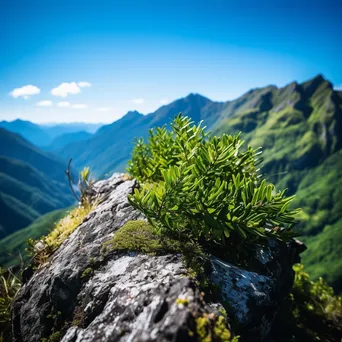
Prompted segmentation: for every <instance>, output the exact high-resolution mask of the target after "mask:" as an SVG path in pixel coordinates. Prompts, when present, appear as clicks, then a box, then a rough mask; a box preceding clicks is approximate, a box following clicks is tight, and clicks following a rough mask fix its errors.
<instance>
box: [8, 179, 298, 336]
mask: <svg viewBox="0 0 342 342" xmlns="http://www.w3.org/2000/svg"><path fill="white" fill-rule="evenodd" d="M135 186H136V181H135V180H125V178H124V176H123V174H114V175H113V176H112V177H111V178H110V179H108V180H105V181H100V182H97V183H96V184H95V185H94V189H93V191H94V195H96V196H97V197H100V198H101V204H100V205H98V207H97V208H96V209H95V210H94V211H93V212H91V213H90V214H89V215H88V216H87V218H86V219H85V220H84V222H83V223H82V224H81V225H80V226H79V227H78V228H77V229H76V230H75V231H74V232H73V233H72V234H71V235H70V236H69V238H68V239H67V240H65V241H64V243H63V244H62V245H61V246H60V248H59V249H58V250H57V251H56V252H55V254H54V255H53V256H52V257H51V260H50V261H49V263H48V264H46V265H44V266H43V267H41V268H39V269H38V270H37V271H36V272H35V273H34V274H33V276H32V277H31V279H29V281H28V282H27V283H26V284H25V285H24V286H23V287H22V289H21V291H20V293H19V295H18V296H17V298H16V300H15V302H14V304H13V308H12V314H13V316H12V317H13V336H14V341H18V342H19V341H20V342H21V341H25V342H26V341H27V342H37V341H50V342H52V341H63V342H80V341H89V342H92V341H204V338H209V339H207V340H205V341H211V340H212V341H229V340H230V337H229V330H228V329H230V326H229V322H232V325H233V327H234V328H233V333H235V334H238V335H240V336H241V338H240V341H269V340H271V337H270V333H271V331H272V327H273V324H274V321H275V320H276V318H277V314H278V311H279V308H280V307H281V304H282V302H283V301H284V299H285V298H286V296H287V295H288V293H289V290H290V288H291V286H292V283H293V276H294V274H293V271H292V265H293V263H294V262H298V260H299V259H298V254H299V252H300V249H301V247H300V246H298V244H297V243H296V242H295V241H293V242H291V243H286V244H281V245H280V244H279V243H276V242H272V243H270V244H269V246H268V247H260V248H258V249H256V250H255V251H254V252H255V260H257V262H258V263H259V265H260V266H261V267H258V271H252V270H246V269H243V268H239V267H236V266H234V265H232V264H229V263H227V262H224V261H222V260H220V259H218V258H215V257H212V258H211V270H210V272H209V277H210V278H211V280H212V282H213V283H215V284H216V285H217V288H219V291H220V303H223V304H224V305H225V307H226V309H227V311H228V317H229V318H228V319H226V316H222V315H221V314H220V313H222V312H223V311H224V310H223V307H222V305H221V304H220V303H213V302H212V300H209V298H210V296H207V295H206V294H204V293H203V292H201V290H200V289H199V288H198V285H197V284H196V281H195V280H194V279H192V278H191V277H190V276H189V275H188V272H187V269H186V267H185V266H184V264H183V263H182V257H181V255H163V256H148V255H142V254H136V253H118V252H108V253H103V249H102V246H103V244H104V243H105V242H106V241H108V240H109V239H111V238H112V237H113V235H114V234H115V232H116V231H117V230H118V229H120V227H122V226H123V225H124V224H125V223H126V222H127V221H129V220H137V219H144V217H143V216H142V214H141V213H139V212H138V211H136V210H135V209H134V208H133V207H132V206H130V204H129V202H128V200H127V195H128V194H130V193H132V191H133V189H134V187H135ZM222 317H224V320H223V319H222ZM227 328H228V329H227ZM234 329H235V330H234ZM218 334H221V336H218Z"/></svg>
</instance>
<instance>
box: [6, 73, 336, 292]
mask: <svg viewBox="0 0 342 342" xmlns="http://www.w3.org/2000/svg"><path fill="white" fill-rule="evenodd" d="M179 112H182V113H183V114H184V115H188V116H190V117H191V118H192V119H193V120H194V121H195V122H199V121H200V120H204V122H205V125H206V126H207V127H208V128H209V129H210V130H211V131H212V132H213V133H214V134H217V135H219V134H221V133H223V132H225V133H238V132H240V131H241V132H242V138H243V139H244V140H246V143H248V144H251V145H252V146H253V147H259V146H262V147H263V151H264V152H263V157H264V164H263V168H262V171H263V173H264V175H265V176H266V177H267V179H269V180H270V181H273V182H275V183H276V184H277V185H278V187H279V188H285V187H286V188H288V189H289V194H294V193H296V194H297V199H296V203H295V204H296V205H299V206H300V207H302V208H303V212H302V214H301V216H300V223H299V224H298V227H297V229H298V230H299V231H301V232H302V233H303V234H304V236H303V237H302V238H301V239H303V240H304V241H305V242H306V243H307V244H308V246H309V252H306V253H304V255H303V259H304V263H305V264H306V265H307V269H308V270H309V271H310V273H312V274H313V276H316V277H317V276H324V277H325V278H326V279H327V280H328V281H329V282H330V283H331V284H332V285H334V286H335V288H337V289H342V274H341V271H340V270H341V269H342V254H341V248H340V246H341V244H342V199H341V197H340V195H339V191H340V189H342V92H340V91H335V90H334V89H333V87H332V85H331V83H330V82H329V81H327V80H325V79H324V78H323V77H322V76H321V75H318V76H316V77H315V78H313V79H311V80H309V81H307V82H304V83H302V84H298V83H296V82H293V83H291V84H289V85H287V86H285V87H283V88H278V87H276V86H267V87H264V88H258V89H252V90H250V91H249V92H247V93H246V94H244V95H242V96H241V97H240V98H238V99H236V100H233V101H227V102H215V101H211V100H210V99H208V98H206V97H203V96H201V95H199V94H190V95H188V96H187V97H185V98H182V99H179V100H176V101H174V102H172V103H170V104H168V105H166V106H163V107H161V108H159V109H158V110H156V111H155V112H153V113H151V114H148V115H142V114H140V113H138V112H136V111H133V112H129V113H127V114H126V115H125V116H124V117H122V118H121V119H119V120H117V121H115V122H113V123H112V124H109V125H105V126H102V127H101V128H99V129H98V130H97V131H96V132H95V133H94V134H91V135H89V131H88V133H85V132H83V133H70V134H69V133H68V134H65V135H64V138H61V137H62V136H60V139H61V140H62V142H60V143H58V140H55V142H54V146H55V147H54V148H52V147H51V150H53V151H55V152H56V153H58V156H59V158H60V159H61V160H63V161H64V164H63V166H64V168H65V165H66V164H65V163H66V161H67V160H68V158H69V157H72V158H73V160H74V165H75V166H76V167H77V168H78V169H81V168H82V167H84V166H90V167H91V168H92V170H93V172H94V173H95V175H96V176H97V177H105V176H106V175H108V174H110V173H112V172H113V171H125V168H126V164H127V161H128V160H129V159H130V153H131V151H132V148H133V143H134V139H135V138H137V137H144V138H146V137H147V136H148V129H150V128H152V127H156V126H161V125H164V124H168V123H169V122H170V120H171V119H172V118H173V117H174V116H175V115H176V114H178V113H179ZM27 126H28V127H31V126H30V125H27ZM11 127H13V126H11V125H7V127H6V128H7V129H9V130H11ZM31 128H32V127H31ZM32 130H33V128H32ZM31 132H33V131H31ZM39 132H40V133H39V134H41V137H42V138H41V139H47V138H44V136H45V134H48V132H47V131H46V130H45V129H43V130H42V131H39ZM21 134H22V135H23V136H26V137H27V139H38V138H37V137H39V134H38V133H37V135H35V133H32V134H31V133H30V135H29V133H28V130H27V129H26V130H25V131H23V132H22V133H21ZM38 140H39V139H38ZM31 141H32V140H31ZM45 141H47V140H45ZM56 141H57V142H56ZM38 142H39V141H38ZM52 145H53V144H52V143H51V140H50V146H52ZM40 146H42V145H40ZM1 154H2V153H0V155H1ZM37 168H38V169H39V167H38V166H37ZM65 184H66V183H65ZM0 191H1V189H0ZM66 205H67V204H66Z"/></svg>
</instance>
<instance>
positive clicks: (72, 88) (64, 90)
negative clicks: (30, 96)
mask: <svg viewBox="0 0 342 342" xmlns="http://www.w3.org/2000/svg"><path fill="white" fill-rule="evenodd" d="M80 92H81V89H80V87H79V86H78V85H77V83H76V82H70V83H61V84H60V85H59V86H58V87H56V88H53V89H52V90H51V94H52V95H54V96H59V97H67V96H68V95H69V94H72V95H75V94H79V93H80Z"/></svg>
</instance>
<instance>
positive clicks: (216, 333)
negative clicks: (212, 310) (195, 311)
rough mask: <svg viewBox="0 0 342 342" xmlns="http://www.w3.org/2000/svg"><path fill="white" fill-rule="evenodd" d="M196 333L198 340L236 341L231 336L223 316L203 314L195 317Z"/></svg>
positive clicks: (209, 341)
mask: <svg viewBox="0 0 342 342" xmlns="http://www.w3.org/2000/svg"><path fill="white" fill-rule="evenodd" d="M196 335H197V338H198V340H199V341H200V342H238V341H239V337H238V336H235V337H233V336H232V334H231V332H230V331H229V329H228V328H227V323H226V322H225V318H224V317H223V316H218V317H216V318H215V316H214V315H208V314H203V315H202V316H200V317H197V318H196Z"/></svg>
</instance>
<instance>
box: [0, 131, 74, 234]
mask: <svg viewBox="0 0 342 342" xmlns="http://www.w3.org/2000/svg"><path fill="white" fill-rule="evenodd" d="M65 167H66V165H65V164H64V163H63V162H61V161H59V160H58V159H57V158H55V157H54V156H52V155H50V154H47V153H45V152H42V151H40V150H39V149H38V148H37V147H35V146H33V145H31V144H30V143H29V142H28V141H26V140H24V139H23V138H22V137H20V136H19V135H17V134H14V133H11V132H8V131H6V130H4V129H0V212H1V215H0V238H3V237H5V236H7V235H9V234H10V233H12V232H14V231H16V230H19V229H21V228H23V227H25V226H27V225H28V224H30V223H31V222H32V221H34V220H35V219H36V218H38V217H39V216H40V215H42V214H45V213H47V212H49V211H52V210H55V209H58V208H63V207H67V206H69V205H70V204H72V203H73V202H74V199H73V197H72V195H71V194H70V190H69V188H68V185H67V179H66V176H65V173H64V169H65Z"/></svg>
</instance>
